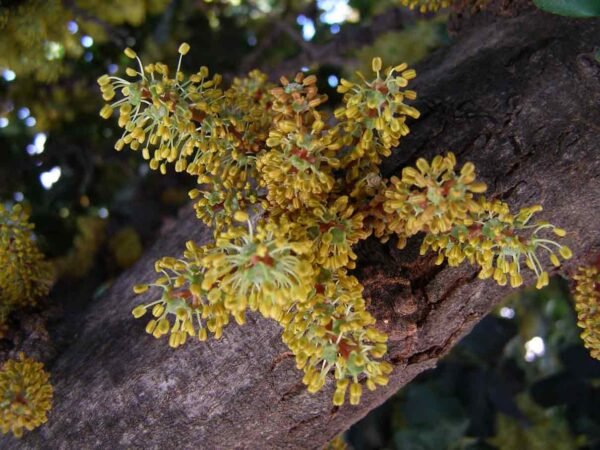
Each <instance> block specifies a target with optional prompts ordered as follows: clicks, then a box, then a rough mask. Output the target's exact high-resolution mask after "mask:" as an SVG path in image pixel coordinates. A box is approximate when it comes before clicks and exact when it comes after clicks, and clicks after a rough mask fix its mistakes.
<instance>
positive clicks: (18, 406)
mask: <svg viewBox="0 0 600 450" xmlns="http://www.w3.org/2000/svg"><path fill="white" fill-rule="evenodd" d="M50 408H52V385H51V384H50V382H49V375H48V373H47V372H46V371H45V370H44V365H43V364H42V363H39V362H36V361H34V360H32V359H29V358H26V357H25V355H24V354H23V353H20V354H19V359H18V360H17V359H9V360H8V361H6V362H5V363H4V365H3V366H2V369H1V370H0V431H2V433H4V434H6V433H8V432H9V431H10V432H12V433H13V435H14V436H15V437H17V438H20V437H21V436H23V431H24V430H29V431H31V430H33V429H34V428H37V427H39V426H40V425H42V424H43V423H46V421H47V420H48V418H47V416H46V414H47V413H48V411H49V410H50Z"/></svg>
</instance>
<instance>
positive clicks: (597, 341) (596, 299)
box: [573, 264, 600, 359]
mask: <svg viewBox="0 0 600 450" xmlns="http://www.w3.org/2000/svg"><path fill="white" fill-rule="evenodd" d="M599 266H600V264H596V265H595V266H587V267H580V268H579V270H578V271H577V274H576V275H574V276H573V278H574V279H575V281H576V285H575V292H574V293H573V298H574V300H575V310H576V311H577V325H579V327H580V328H582V329H583V331H582V332H581V339H582V340H583V343H584V345H585V346H586V347H587V348H588V350H589V351H590V354H591V355H592V358H596V359H600V270H599V269H598V267H599Z"/></svg>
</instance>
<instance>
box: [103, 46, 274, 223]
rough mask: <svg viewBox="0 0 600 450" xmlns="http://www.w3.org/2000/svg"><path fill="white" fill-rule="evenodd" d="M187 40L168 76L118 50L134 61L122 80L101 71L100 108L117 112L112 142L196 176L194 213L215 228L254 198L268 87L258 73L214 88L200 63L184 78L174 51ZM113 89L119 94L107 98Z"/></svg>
mask: <svg viewBox="0 0 600 450" xmlns="http://www.w3.org/2000/svg"><path fill="white" fill-rule="evenodd" d="M189 48H190V47H189V45H188V44H186V43H184V44H181V46H180V47H179V54H180V57H179V62H178V65H177V69H176V71H175V74H174V75H173V76H172V77H171V75H170V72H169V68H168V67H167V66H166V65H165V64H162V63H156V64H149V65H147V66H143V64H142V62H141V60H140V59H139V57H138V56H137V54H136V53H135V52H134V51H133V50H132V49H130V48H128V49H126V50H125V54H126V55H127V56H128V57H130V58H132V59H135V60H136V61H137V66H138V67H137V68H128V69H127V70H126V73H127V75H129V76H131V77H134V78H135V80H134V81H128V80H125V79H123V78H120V77H117V76H109V75H103V76H102V77H100V78H99V79H98V84H99V85H100V89H101V91H102V94H103V98H104V100H105V101H107V102H111V101H112V103H109V104H107V105H105V106H104V107H103V108H102V110H101V111H100V115H101V116H102V117H103V118H106V119H107V118H109V117H110V116H111V115H112V113H113V111H114V110H115V109H118V111H119V126H120V127H122V128H124V133H123V135H122V136H121V138H120V139H119V140H118V141H117V143H116V145H115V148H116V149H117V150H121V149H122V148H123V147H124V146H125V145H128V146H129V147H130V148H131V149H132V150H139V149H141V150H142V155H143V157H144V159H146V160H148V161H149V166H150V168H151V169H154V170H157V169H159V170H160V171H161V173H163V174H164V173H166V171H167V165H168V164H174V167H175V171H177V172H183V171H186V172H187V173H189V174H190V175H193V176H196V177H197V180H198V183H199V184H200V185H201V186H202V190H201V191H200V190H197V189H194V190H192V191H191V192H190V197H192V198H194V199H196V198H198V200H197V203H196V212H197V215H198V218H200V219H201V220H202V221H203V222H205V223H206V224H207V225H209V226H213V227H214V229H215V233H217V232H218V231H220V230H223V229H226V228H227V227H228V226H229V225H231V217H232V216H233V214H234V213H235V212H236V211H245V210H247V209H248V208H250V207H252V205H255V204H257V203H258V202H259V200H260V196H259V195H257V193H256V190H255V189H254V186H253V185H255V182H254V180H256V179H257V178H258V176H257V173H256V168H255V163H256V157H257V154H258V153H259V152H260V151H261V150H262V149H263V148H264V142H265V140H266V138H267V134H268V133H267V131H266V130H267V129H268V126H269V124H270V123H271V121H272V114H271V112H270V109H269V107H268V106H269V104H270V102H271V99H270V98H269V96H268V95H267V93H268V90H269V89H270V87H271V86H270V85H269V84H268V83H267V81H266V77H265V76H264V75H263V74H261V73H260V72H258V71H254V72H252V73H250V75H249V76H248V78H246V79H236V80H234V83H233V84H232V86H231V88H229V89H228V90H226V91H223V90H222V89H220V88H219V85H220V84H221V76H220V75H218V74H216V75H214V76H212V77H210V76H209V71H208V69H207V68H206V67H201V68H200V70H199V71H198V72H197V73H195V74H193V75H191V76H189V77H187V78H186V77H185V76H184V75H183V73H182V72H181V71H180V68H181V61H182V57H183V56H184V55H185V54H187V53H188V51H189ZM117 93H120V94H121V98H120V99H119V100H116V101H113V100H114V98H115V96H116V95H117Z"/></svg>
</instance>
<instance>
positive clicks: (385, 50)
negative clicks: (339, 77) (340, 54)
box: [346, 16, 448, 78]
mask: <svg viewBox="0 0 600 450" xmlns="http://www.w3.org/2000/svg"><path fill="white" fill-rule="evenodd" d="M446 43H448V34H447V32H446V17H444V16H439V17H438V18H436V19H433V20H418V21H417V22H416V23H415V24H414V25H411V26H409V27H407V28H406V29H404V30H402V31H392V32H389V33H385V34H382V35H380V36H379V37H378V38H377V39H376V40H375V42H374V43H373V44H372V45H369V46H365V47H362V48H361V49H359V50H357V51H356V52H355V57H356V59H357V60H358V65H357V69H358V70H359V71H361V72H363V73H368V71H369V69H370V68H371V60H372V59H373V58H374V57H376V56H381V58H382V59H383V60H384V61H404V62H406V63H407V64H410V65H413V64H415V63H417V62H419V61H420V60H421V59H423V58H424V57H425V56H427V55H428V54H429V53H431V51H433V50H435V49H436V48H438V47H441V46H442V45H443V44H446ZM346 76H347V77H349V78H350V77H352V75H349V74H347V75H346Z"/></svg>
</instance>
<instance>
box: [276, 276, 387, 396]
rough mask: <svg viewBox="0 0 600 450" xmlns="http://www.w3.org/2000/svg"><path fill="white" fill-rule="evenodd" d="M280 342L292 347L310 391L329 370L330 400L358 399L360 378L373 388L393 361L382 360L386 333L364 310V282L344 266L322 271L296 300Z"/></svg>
mask: <svg viewBox="0 0 600 450" xmlns="http://www.w3.org/2000/svg"><path fill="white" fill-rule="evenodd" d="M280 323H281V324H282V325H283V326H284V332H283V342H285V344H286V345H287V346H288V347H289V348H290V349H291V350H292V352H293V353H294V356H295V358H296V367H297V368H298V369H301V370H303V371H304V377H303V382H304V383H305V384H306V385H307V386H308V390H309V392H317V391H318V390H320V389H321V387H322V386H323V385H324V384H325V380H326V377H327V374H328V373H329V372H330V371H331V370H333V372H334V376H335V379H336V391H335V394H334V397H333V404H334V405H338V406H339V405H342V404H344V402H345V398H346V391H347V390H348V387H350V389H349V391H350V392H349V400H350V404H352V405H357V404H358V403H359V401H360V397H361V393H362V387H361V384H360V380H361V379H363V378H364V379H366V386H367V388H368V389H369V390H374V389H375V388H376V386H377V385H383V386H385V385H386V384H387V382H388V375H389V373H390V372H391V370H392V366H391V365H390V364H389V363H387V362H385V361H381V360H380V359H381V358H382V357H383V355H384V354H385V352H386V351H387V346H386V342H387V336H386V335H385V334H383V333H381V332H380V331H378V330H377V329H376V328H375V327H374V324H375V319H374V318H373V316H371V315H370V314H369V313H368V311H367V310H366V305H365V301H364V300H363V297H362V286H361V285H360V282H359V281H358V280H357V279H356V278H355V277H353V276H349V275H347V273H346V271H345V270H338V271H333V272H332V271H328V270H322V271H321V273H320V274H319V276H318V277H317V282H316V284H315V285H314V288H313V289H312V291H311V294H310V296H309V299H308V300H307V301H306V302H297V303H295V304H294V306H293V308H291V309H290V310H289V311H288V312H287V313H286V314H285V315H284V316H283V318H282V319H281V321H280Z"/></svg>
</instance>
